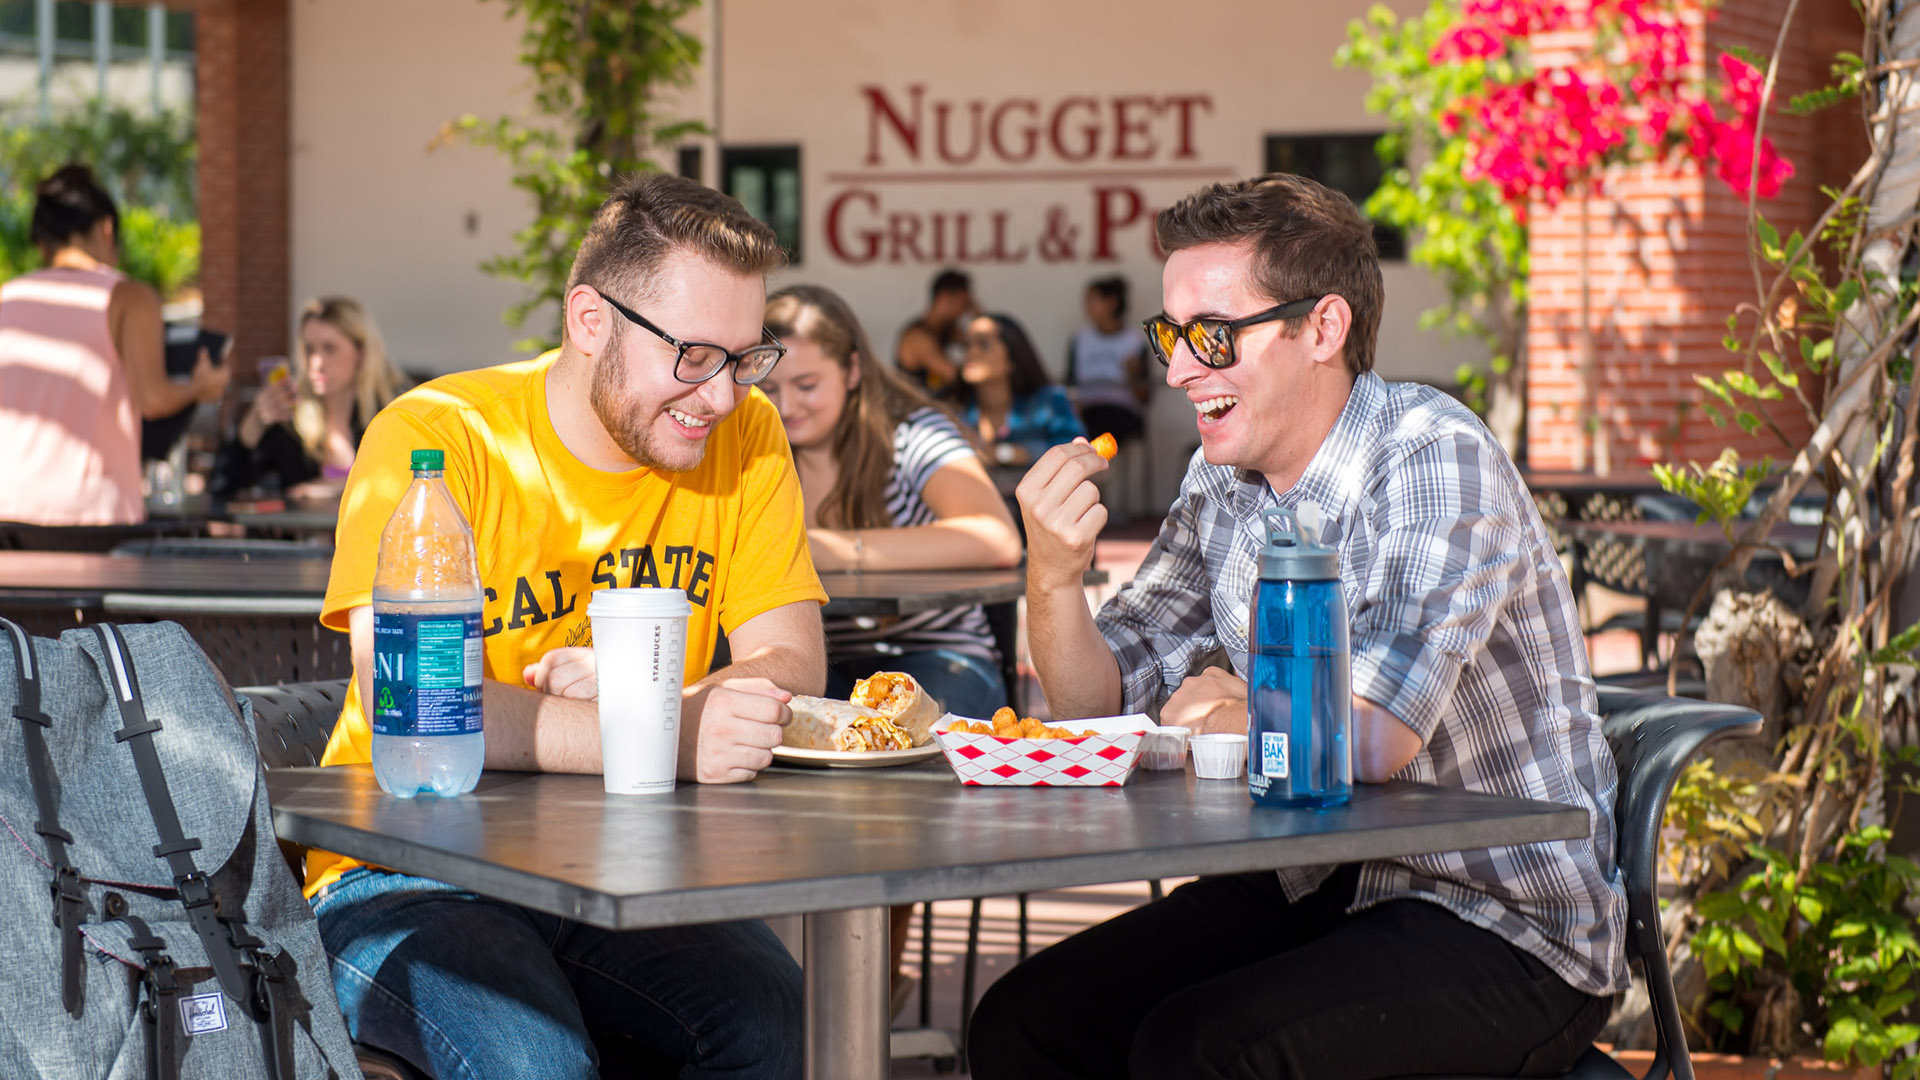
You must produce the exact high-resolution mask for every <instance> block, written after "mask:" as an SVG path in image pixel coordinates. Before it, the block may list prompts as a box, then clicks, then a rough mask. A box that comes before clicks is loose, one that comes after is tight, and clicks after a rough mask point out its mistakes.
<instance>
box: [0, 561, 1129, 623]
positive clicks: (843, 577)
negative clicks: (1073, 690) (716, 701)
mask: <svg viewBox="0 0 1920 1080" xmlns="http://www.w3.org/2000/svg"><path fill="white" fill-rule="evenodd" d="M331 566H332V564H331V563H330V562H329V561H328V560H326V559H254V560H250V561H247V562H239V561H228V560H219V559H184V558H174V557H166V556H144V555H132V556H128V555H122V556H109V555H104V554H93V553H87V552H66V551H0V607H6V606H9V605H21V604H28V605H32V606H39V607H47V606H58V607H62V608H67V607H73V608H79V609H82V610H107V611H113V610H115V609H116V608H118V609H119V610H132V609H133V608H134V607H138V608H139V609H140V610H152V611H158V610H163V609H164V610H178V611H181V612H192V613H196V614H209V613H218V614H236V613H246V612H249V611H257V610H260V609H262V607H263V606H265V607H267V608H271V609H272V610H274V611H275V612H283V611H293V610H298V611H300V612H305V613H309V614H312V615H314V616H316V617H317V616H318V615H319V614H320V601H321V598H322V597H324V596H325V595H326V592H327V574H328V572H329V571H330V569H331ZM1106 580H1107V572H1106V571H1104V570H1092V571H1089V572H1088V573H1087V577H1086V581H1087V584H1089V585H1099V584H1103V583H1105V581H1106ZM820 583H821V585H822V586H824V587H825V588H826V590H827V596H828V597H829V599H828V601H827V606H826V609H825V610H826V614H828V615H910V614H912V613H914V612H916V611H929V610H935V609H940V608H949V607H958V606H960V605H964V604H993V603H1001V602H1004V601H1008V600H1017V599H1019V598H1020V597H1021V596H1023V595H1025V594H1026V587H1027V572H1026V569H1025V568H1024V567H1014V568H1011V569H1007V570H938V571H926V572H898V573H861V574H856V573H826V574H821V575H820Z"/></svg>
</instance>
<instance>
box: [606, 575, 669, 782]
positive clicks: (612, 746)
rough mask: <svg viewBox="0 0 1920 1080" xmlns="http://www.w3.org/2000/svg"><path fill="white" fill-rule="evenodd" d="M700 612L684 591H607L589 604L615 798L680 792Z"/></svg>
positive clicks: (609, 777) (609, 776) (609, 775)
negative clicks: (691, 631)
mask: <svg viewBox="0 0 1920 1080" xmlns="http://www.w3.org/2000/svg"><path fill="white" fill-rule="evenodd" d="M692 610H693V609H692V608H691V607H689V606H688V605H687V594H686V592H685V590H682V589H601V590H599V591H597V592H595V593H594V594H593V598H592V599H591V600H589V601H587V621H588V622H589V623H590V624H591V625H592V627H593V666H594V671H595V673H596V674H597V676H598V679H599V682H600V760H601V772H602V775H603V777H604V779H605V782H606V789H607V791H609V792H611V793H612V794H615V795H654V794H658V793H660V792H666V791H672V790H673V778H674V767H675V766H676V764H678V758H679V752H680V684H681V672H682V671H683V669H684V667H685V664H686V658H687V616H688V615H689V614H691V612H692Z"/></svg>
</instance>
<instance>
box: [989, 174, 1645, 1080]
mask: <svg viewBox="0 0 1920 1080" xmlns="http://www.w3.org/2000/svg"><path fill="white" fill-rule="evenodd" d="M1158 233H1159V240H1160V245H1161V247H1162V248H1163V249H1165V250H1166V251H1168V252H1169V253H1170V254H1169V256H1168V259H1167V264H1166V269H1165V280H1164V293H1165V302H1166V311H1165V313H1164V314H1163V315H1161V316H1158V317H1156V318H1154V319H1150V320H1148V323H1147V336H1148V339H1149V341H1150V343H1151V346H1152V350H1153V352H1154V353H1155V355H1156V356H1157V358H1158V359H1159V360H1160V361H1161V363H1163V364H1165V365H1166V367H1167V383H1168V384H1169V385H1170V386H1173V387H1174V388H1176V389H1178V390H1180V391H1181V392H1183V393H1185V394H1186V396H1187V398H1188V400H1189V401H1191V402H1192V403H1193V405H1194V408H1195V410H1196V412H1197V414H1198V421H1197V422H1198V428H1199V434H1200V443H1201V448H1200V453H1199V454H1198V455H1196V456H1195V458H1194V460H1193V462H1192V463H1191V464H1190V466H1189V468H1188V470H1187V475H1186V478H1185V480H1184V481H1183V483H1182V484H1181V489H1180V496H1179V499H1178V500H1177V501H1176V502H1175V503H1174V505H1173V507H1172V509H1171V511H1170V512H1169V513H1168V515H1167V519H1166V522H1165V524H1164V525H1163V526H1162V528H1161V530H1160V535H1159V537H1158V538H1157V539H1156V540H1155V541H1154V545H1153V549H1152V551H1151V552H1150V553H1149V554H1148V556H1147V558H1146V561H1145V563H1144V564H1143V565H1142V566H1141V568H1140V572H1139V574H1138V576H1136V577H1135V578H1134V579H1133V581H1132V582H1131V583H1129V584H1128V585H1127V586H1126V587H1125V588H1123V589H1122V590H1121V591H1120V593H1119V595H1117V596H1115V597H1114V598H1113V600H1112V601H1110V602H1109V603H1108V604H1107V605H1106V606H1105V607H1104V608H1102V609H1101V611H1100V612H1099V614H1098V616H1097V617H1096V616H1094V615H1091V614H1089V613H1088V611H1087V608H1086V603H1085V601H1084V599H1083V594H1082V592H1081V588H1080V580H1081V574H1082V572H1083V571H1084V570H1085V569H1086V568H1087V567H1088V566H1089V565H1090V564H1091V561H1092V556H1093V546H1094V541H1095V539H1096V538H1097V537H1098V536H1099V534H1100V529H1101V527H1102V526H1103V525H1105V523H1106V520H1107V514H1106V510H1105V508H1104V507H1102V506H1101V505H1100V501H1099V492H1098V490H1097V489H1096V488H1095V487H1094V485H1093V484H1092V482H1091V477H1093V476H1094V475H1096V474H1097V473H1099V472H1100V471H1101V470H1103V469H1105V468H1106V467H1107V465H1106V462H1105V460H1103V459H1102V458H1101V457H1100V456H1099V455H1098V454H1097V453H1095V452H1094V451H1093V450H1092V448H1091V447H1089V446H1088V445H1087V444H1086V443H1084V442H1075V443H1072V444H1070V445H1067V446H1061V447H1056V448H1054V449H1053V450H1051V451H1049V452H1048V453H1047V454H1046V455H1045V456H1044V457H1042V458H1041V459H1040V460H1039V461H1038V462H1037V463H1035V465H1034V467H1033V469H1032V471H1031V472H1030V473H1028V475H1027V476H1026V478H1025V479H1024V480H1023V481H1022V482H1021V484H1020V487H1019V492H1018V494H1019V499H1020V505H1021V509H1022V511H1023V513H1024V515H1025V517H1026V523H1027V541H1028V558H1029V566H1028V584H1027V604H1028V618H1029V623H1030V633H1029V637H1030V641H1031V647H1032V652H1033V659H1034V665H1035V667H1036V668H1037V669H1038V671H1039V674H1040V681H1041V684H1042V686H1043V687H1044V689H1045V690H1046V694H1047V701H1048V703H1049V704H1050V705H1051V706H1052V708H1053V711H1054V715H1055V718H1056V719H1057V720H1064V719H1073V718H1078V717H1086V716H1102V715H1110V714H1114V713H1120V712H1128V711H1138V710H1143V709H1148V708H1151V707H1154V706H1158V707H1159V708H1160V714H1161V721H1162V722H1163V723H1168V724H1179V725H1183V726H1186V727H1188V728H1191V729H1193V730H1194V731H1196V732H1202V731H1231V732H1244V731H1245V730H1246V726H1247V684H1246V673H1247V671H1248V669H1249V663H1248V655H1247V650H1248V611H1249V605H1250V604H1251V602H1252V597H1253V583H1254V578H1255V575H1256V559H1255V553H1256V551H1257V550H1258V549H1259V547H1260V546H1261V545H1262V544H1263V543H1264V535H1265V533H1264V529H1263V528H1262V526H1261V522H1260V514H1261V511H1263V510H1266V509H1270V508H1272V507H1276V506H1280V507H1289V508H1298V507H1300V506H1303V505H1305V504H1308V503H1312V504H1314V505H1316V506H1317V507H1318V508H1319V509H1320V511H1321V537H1320V539H1321V541H1322V542H1323V543H1326V544H1329V545H1332V546H1335V547H1337V548H1338V549H1339V550H1340V553H1341V583H1342V587H1343V590H1344V592H1345V596H1346V601H1347V611H1348V614H1349V617H1350V620H1351V628H1352V642H1353V742H1352V745H1353V763H1354V772H1355V775H1356V778H1357V779H1359V780H1361V781H1366V782H1376V783H1377V782H1380V781H1384V780H1386V779H1388V778H1389V777H1403V778H1406V779H1411V780H1417V781H1421V782H1425V783H1433V784H1442V785H1449V786H1455V787H1462V788H1468V789H1471V790H1475V791H1486V792H1491V793H1496V794H1501V795H1511V796H1517V797H1523V798H1532V799H1545V800H1550V801H1554V802H1560V803H1566V804H1571V805H1575V806H1580V807H1583V808H1585V809H1586V810H1587V814H1588V820H1589V822H1590V829H1589V832H1588V834H1587V835H1586V836H1584V837H1582V838H1580V839H1577V840H1571V841H1560V842H1554V843H1541V844H1528V845H1523V846H1517V847H1509V848H1495V849H1483V850H1478V851H1464V852H1449V853H1444V854H1439V855H1428V856H1416V857H1409V858H1403V859H1395V860H1391V861H1378V862H1365V863H1351V864H1346V865H1342V866H1323V867H1313V868H1304V869H1297V870H1287V871H1284V872H1281V873H1273V872H1266V873H1255V874H1244V875H1232V876H1222V877H1212V878H1202V879H1201V880H1199V881H1196V882H1193V883H1191V884H1189V885H1186V886H1183V887H1181V888H1179V889H1176V890H1174V892H1173V893H1172V894H1171V895H1169V896H1168V897H1167V898H1166V899H1165V900H1163V901H1160V902H1159V903H1155V904H1150V905H1148V906H1146V907H1144V908H1140V909H1137V910H1135V911H1133V912H1130V913H1129V914H1127V915H1123V916H1121V917H1120V918H1117V919H1114V920H1112V921H1110V922H1108V923H1105V924H1103V925H1101V926H1097V927H1094V928H1093V929H1090V930H1088V931H1086V932H1084V933H1081V934H1079V935H1076V936H1074V937H1072V938H1070V939H1068V940H1066V941H1064V942H1061V943H1060V944H1059V945H1056V946H1054V947H1053V948H1051V949H1048V950H1046V951H1045V952H1042V953H1040V954H1039V955H1038V956H1035V957H1034V958H1033V959H1032V960H1030V961H1028V962H1027V963H1026V964H1024V965H1022V966H1021V967H1019V968H1017V969H1016V970H1014V971H1013V972H1012V973H1010V974H1009V975H1008V976H1007V977H1006V978H1004V979H1002V980H1001V981H1000V982H999V983H998V984H996V985H995V986H994V987H993V989H992V990H991V991H990V992H989V993H988V994H987V995H986V997H985V999H984V1000H983V1001H982V1002H981V1005H980V1009H979V1011H978V1012H977V1013H976V1014H975V1018H974V1026H973V1031H972V1038H971V1041H970V1047H971V1055H972V1061H973V1071H974V1075H975V1076H977V1077H980V1078H982V1080H1007V1078H1026V1077H1033V1078H1054V1077H1088V1078H1092V1077H1122V1076H1124V1077H1131V1078H1133V1080H1150V1078H1161V1077H1168V1078H1171V1077H1180V1078H1192V1077H1229V1076H1231V1077H1236V1078H1239V1077H1246V1078H1253V1077H1258V1078H1269V1077H1271V1078H1279V1077H1290V1078H1292V1077H1312V1078H1313V1080H1328V1078H1335V1077H1352V1078H1362V1077H1390V1076H1406V1075H1438V1074H1464V1075H1475V1076H1555V1075H1559V1074H1561V1073H1564V1072H1565V1071H1566V1070H1567V1069H1568V1068H1570V1067H1571V1066H1572V1064H1573V1063H1574V1061H1575V1060H1576V1059H1577V1058H1578V1057H1579V1056H1580V1055H1581V1054H1582V1053H1583V1052H1584V1051H1585V1050H1586V1048H1587V1047H1588V1045H1589V1044H1590V1042H1591V1040H1592V1038H1593V1036H1594V1034H1595V1033H1596V1032H1598V1031H1599V1029H1600V1027H1601V1025H1602V1024H1603V1023H1604V1022H1605V1020H1606V1018H1607V1013H1608V1008H1609V1005H1610V998H1611V996H1612V995H1614V994H1616V993H1618V992H1619V991H1621V990H1623V989H1625V987H1626V985H1627V972H1626V962H1625V958H1624V953H1623V923H1624V920H1625V913H1626V902H1625V897H1624V894H1623V893H1622V891H1621V887H1620V883H1619V878H1618V874H1617V873H1616V871H1615V868H1614V862H1613V849H1614V837H1613V817H1612V815H1613V802H1614V793H1615V786H1616V780H1615V772H1614V764H1613V758H1612V756H1611V755H1610V754H1609V752H1608V750H1607V746H1606V742H1605V740H1604V739H1603V737H1602V734H1601V729H1600V720H1599V717H1598V716H1597V714H1596V712H1595V697H1594V685H1593V679H1592V676H1591V675H1590V673H1589V671H1588V667H1587V660H1586V653H1585V646H1584V642H1583V638H1582V636H1581V633H1580V627H1579V623H1578V621H1577V618H1576V616H1575V612H1574V606H1573V599H1572V596H1571V594H1570V592H1569V590H1568V587H1567V581H1566V576H1565V574H1564V573H1563V572H1562V570H1561V566H1560V562H1559V558H1558V556H1557V555H1556V554H1555V552H1554V550H1553V545H1552V543H1551V541H1550V540H1549V539H1548V537H1547V534H1546V530H1545V528H1544V527H1543V526H1542V524H1541V522H1540V518H1539V515H1538V514H1537V513H1536V512H1535V510H1534V508H1533V502H1532V498H1531V496H1530V495H1529V494H1528V492H1527V489H1526V486H1525V485H1524V484H1523V483H1522V482H1521V480H1520V476H1519V473H1518V471H1517V470H1516V469H1515V468H1514V466H1513V463H1512V462H1511V461H1510V460H1509V459H1508V458H1507V455H1506V454H1505V453H1504V452H1503V451H1502V450H1501V448H1500V446H1499V445H1498V444H1497V443H1496V442H1495V441H1494V440H1493V438H1492V436H1491V435H1489V434H1488V432H1487V430H1486V428H1485V427H1484V426H1482V425H1481V424H1480V422H1479V420H1478V419H1477V418H1475V417H1474V416H1473V414H1472V413H1471V412H1469V411H1467V410H1466V409H1465V408H1463V407H1461V406H1460V405H1459V404H1458V403H1457V402H1455V401H1453V400H1452V399H1451V398H1449V397H1448V396H1446V395H1445V394H1442V393H1439V392H1438V391H1435V390H1433V389H1431V388H1429V387H1424V386H1418V385H1413V384H1389V383H1386V382H1383V381H1381V379H1380V378H1379V376H1377V375H1375V374H1373V370H1372V369H1373V360H1374V356H1373V353H1374V342H1375V339H1376V337H1377V333H1378V329H1379V324H1380V309H1381V306H1382V304H1383V302H1384V294H1385V290H1384V286H1383V285H1382V282H1381V277H1380V265H1379V258H1378V255H1377V253H1376V250H1375V247H1374V242H1373V235H1372V230H1371V227H1370V226H1369V224H1368V223H1367V221H1366V220H1365V219H1364V218H1363V217H1361V215H1360V213H1359V212H1358V211H1357V210H1355V209H1354V206H1353V204H1352V203H1351V202H1349V201H1348V200H1347V199H1346V198H1345V197H1344V196H1342V195H1340V194H1337V193H1335V192H1332V191H1329V190H1328V189H1326V188H1324V187H1322V186H1320V185H1319V184H1316V183H1314V182H1313V181H1311V180H1306V179H1303V178H1300V177H1295V176H1287V175H1278V174H1276V175H1271V176H1267V177H1262V178H1259V179H1256V180H1249V181H1244V182H1241V183H1237V184H1216V185H1213V186H1211V187H1209V188H1206V189H1204V190H1202V191H1199V192H1197V193H1195V194H1193V195H1191V196H1189V197H1187V198H1186V199H1184V200H1182V201H1181V202H1180V203H1179V204H1177V205H1175V206H1174V207H1172V208H1171V209H1169V210H1167V211H1165V212H1164V213H1162V214H1161V215H1160V218H1159V221H1158ZM1310 516H1311V515H1309V517H1310ZM1218 652H1224V653H1225V656H1226V658H1227V660H1228V661H1229V662H1230V663H1231V665H1232V668H1231V670H1229V669H1226V668H1207V669H1205V670H1201V671H1197V672H1194V671H1192V668H1193V666H1194V665H1195V664H1197V663H1198V662H1200V661H1203V660H1204V659H1205V658H1206V657H1208V656H1210V655H1215V654H1217V653H1218Z"/></svg>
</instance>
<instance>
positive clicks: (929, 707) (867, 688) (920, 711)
mask: <svg viewBox="0 0 1920 1080" xmlns="http://www.w3.org/2000/svg"><path fill="white" fill-rule="evenodd" d="M853 703H854V704H855V705H864V706H866V707H867V708H869V709H872V710H874V711H875V712H878V713H879V714H880V715H882V716H884V717H886V718H887V719H889V720H891V721H893V722H894V723H895V724H896V725H898V726H899V728H900V730H902V731H904V732H906V733H907V735H908V736H909V737H910V738H912V740H913V744H912V745H914V746H925V745H926V744H927V743H929V742H931V741H933V725H934V724H936V723H938V722H939V721H940V717H941V715H942V714H943V713H944V712H945V710H944V709H942V708H941V707H940V703H939V702H937V701H935V700H933V697H932V695H930V694H928V693H927V692H926V691H925V690H922V689H921V688H920V684H919V683H918V682H916V681H915V680H914V678H913V676H911V675H908V674H905V673H903V672H899V671H877V672H874V673H873V675H871V676H869V677H868V678H865V679H861V680H860V681H859V682H856V683H854V684H853Z"/></svg>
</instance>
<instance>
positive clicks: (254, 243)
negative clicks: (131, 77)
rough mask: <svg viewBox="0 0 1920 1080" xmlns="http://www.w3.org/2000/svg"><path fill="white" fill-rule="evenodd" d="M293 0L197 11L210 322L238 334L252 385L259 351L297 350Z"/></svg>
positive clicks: (224, 0)
mask: <svg viewBox="0 0 1920 1080" xmlns="http://www.w3.org/2000/svg"><path fill="white" fill-rule="evenodd" d="M287 2H288V0H202V2H201V3H199V4H198V5H196V7H195V15H196V18H195V29H196V35H195V36H196V38H197V42H198V45H197V51H198V55H197V57H196V71H195V83H196V86H197V97H196V100H195V109H196V110H197V112H198V121H199V130H200V288H201V291H202V292H203V293H204V294H205V296H206V316H205V323H206V325H207V326H208V327H211V328H213V329H219V330H229V331H232V333H233V335H234V353H233V355H234V356H235V358H236V359H237V360H238V362H239V364H240V367H239V368H238V370H237V372H236V374H237V375H238V376H239V377H240V379H242V380H246V381H251V380H252V377H253V374H252V361H253V359H254V358H255V357H258V356H262V355H270V354H276V353H285V352H286V351H287V349H288V347H289V339H288V319H289V317H290V312H289V299H288V282H289V273H290V269H289V262H288V236H289V230H288V224H287V215H288V203H289V193H288V187H287V184H288V152H289V143H290V142H291V138H290V132H289V130H288V129H289V125H290V115H291V111H290V108H289V96H290V87H289V85H288V79H289V76H288V64H289V62H290V53H291V45H290V42H289V40H288V22H289V20H288V11H287Z"/></svg>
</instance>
